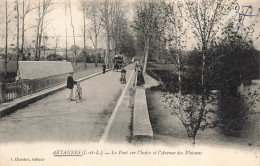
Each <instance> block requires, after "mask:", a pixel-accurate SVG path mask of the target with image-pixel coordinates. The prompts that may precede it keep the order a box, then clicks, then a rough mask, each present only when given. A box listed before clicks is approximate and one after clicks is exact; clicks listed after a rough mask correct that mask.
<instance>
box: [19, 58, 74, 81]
mask: <svg viewBox="0 0 260 166" xmlns="http://www.w3.org/2000/svg"><path fill="white" fill-rule="evenodd" d="M18 64H19V69H18V73H17V76H18V77H19V78H20V79H29V80H33V79H39V78H44V77H49V76H55V75H60V74H67V73H72V72H74V71H73V68H72V65H71V63H70V62H62V61H19V63H18Z"/></svg>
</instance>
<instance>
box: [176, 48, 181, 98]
mask: <svg viewBox="0 0 260 166" xmlns="http://www.w3.org/2000/svg"><path fill="white" fill-rule="evenodd" d="M177 63H178V81H179V95H181V94H182V79H181V74H182V73H181V70H182V69H181V60H180V55H179V53H178V54H177Z"/></svg>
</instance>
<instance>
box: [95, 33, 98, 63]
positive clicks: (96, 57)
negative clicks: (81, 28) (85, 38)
mask: <svg viewBox="0 0 260 166" xmlns="http://www.w3.org/2000/svg"><path fill="white" fill-rule="evenodd" d="M97 43H98V42H97V35H96V34H95V55H96V56H95V66H97V59H98V54H97Z"/></svg>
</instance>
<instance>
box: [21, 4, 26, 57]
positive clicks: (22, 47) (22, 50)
mask: <svg viewBox="0 0 260 166" xmlns="http://www.w3.org/2000/svg"><path fill="white" fill-rule="evenodd" d="M24 13H25V12H24V0H23V18H22V43H21V55H22V61H24V60H25V56H24V20H25V18H24V17H25V15H24Z"/></svg>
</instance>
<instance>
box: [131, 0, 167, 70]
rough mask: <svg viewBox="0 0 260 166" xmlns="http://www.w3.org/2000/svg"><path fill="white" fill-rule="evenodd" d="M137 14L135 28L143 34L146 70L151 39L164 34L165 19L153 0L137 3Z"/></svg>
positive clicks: (144, 68)
mask: <svg viewBox="0 0 260 166" xmlns="http://www.w3.org/2000/svg"><path fill="white" fill-rule="evenodd" d="M136 14H137V16H136V19H135V21H134V24H135V25H134V28H135V29H136V30H137V31H138V32H139V33H140V34H142V36H143V41H144V54H145V55H144V58H145V60H144V67H143V72H146V66H147V60H148V54H149V47H150V43H151V40H153V38H155V36H160V35H162V33H163V31H164V28H163V25H164V19H163V17H162V15H160V8H159V5H158V3H156V2H155V1H152V0H151V1H142V2H139V3H137V4H136Z"/></svg>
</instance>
